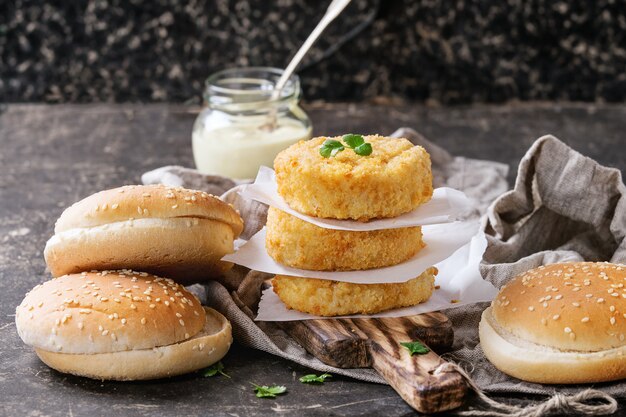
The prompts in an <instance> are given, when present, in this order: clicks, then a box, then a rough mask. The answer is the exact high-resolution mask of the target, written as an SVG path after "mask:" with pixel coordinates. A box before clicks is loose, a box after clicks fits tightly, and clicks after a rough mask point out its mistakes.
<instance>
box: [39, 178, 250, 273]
mask: <svg viewBox="0 0 626 417" xmlns="http://www.w3.org/2000/svg"><path fill="white" fill-rule="evenodd" d="M242 228H243V221H242V219H241V217H240V216H239V214H238V213H237V212H236V210H235V209H234V208H233V207H232V206H230V205H228V204H226V203H224V202H223V201H221V200H220V199H219V198H217V197H214V196H212V195H209V194H207V193H205V192H201V191H194V190H187V189H184V188H175V187H166V186H163V185H137V186H125V187H120V188H116V189H112V190H106V191H101V192H99V193H96V194H93V195H91V196H89V197H87V198H85V199H83V200H81V201H79V202H78V203H76V204H74V205H72V206H71V207H69V208H68V209H66V210H65V211H64V212H63V214H62V215H61V217H60V218H59V220H58V221H57V223H56V227H55V235H54V236H53V237H52V238H51V239H50V240H48V242H47V243H46V247H45V249H44V257H45V259H46V263H47V264H48V268H49V269H50V272H51V273H52V275H53V276H61V275H65V274H73V273H77V272H82V271H89V270H94V269H95V270H106V269H119V268H130V269H134V270H140V271H147V272H150V273H154V274H157V275H163V276H167V277H169V278H172V279H175V280H176V281H179V282H182V283H185V284H188V283H192V282H198V281H202V280H206V279H211V278H214V277H216V276H219V275H222V274H223V273H224V272H226V271H227V270H228V269H230V268H231V267H232V264H231V263H228V262H223V261H221V260H220V259H221V258H222V257H223V256H224V255H226V254H228V253H232V252H233V242H234V240H235V239H236V238H237V237H238V236H239V234H240V233H241V231H242Z"/></svg>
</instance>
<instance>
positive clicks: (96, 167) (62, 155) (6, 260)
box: [0, 103, 626, 416]
mask: <svg viewBox="0 0 626 417" xmlns="http://www.w3.org/2000/svg"><path fill="white" fill-rule="evenodd" d="M306 108H307V110H308V112H309V114H310V116H311V118H312V119H313V121H314V124H315V130H316V132H317V133H320V134H321V133H325V134H339V133H345V132H348V131H352V132H379V133H390V132H391V131H393V130H394V129H395V128H397V127H398V126H411V127H414V128H416V129H418V130H419V131H421V132H422V133H423V134H425V135H426V136H427V137H429V138H430V139H432V140H434V141H435V142H436V143H438V144H440V145H442V146H444V147H445V148H447V149H448V150H450V151H451V152H452V153H453V154H457V155H463V156H468V157H472V158H483V159H493V160H497V161H501V162H504V163H508V164H509V165H510V166H511V168H512V172H511V174H510V176H509V181H512V180H513V179H514V176H515V167H516V166H517V163H518V161H519V159H520V157H521V156H522V155H523V154H524V152H525V150H526V149H527V148H528V147H529V146H530V144H531V143H532V142H533V140H534V139H535V138H537V137H539V136H541V135H543V134H545V133H552V134H555V135H556V136H558V137H560V138H561V139H562V140H564V141H565V142H567V143H569V144H570V145H571V146H572V147H574V148H575V149H577V150H579V151H580V152H582V153H583V154H585V155H588V156H590V157H592V158H595V159H597V160H598V161H600V162H601V163H603V164H605V165H609V166H614V167H617V168H619V169H621V170H622V172H624V170H626V150H625V149H626V148H625V146H624V145H626V139H625V138H624V131H625V127H626V106H593V105H554V104H537V103H534V104H525V105H520V106H504V107H503V106H497V107H484V106H481V107H467V108H466V107H462V108H428V107H423V106H408V105H407V106H399V107H398V106H396V107H389V106H371V105H362V104H332V105H328V104H319V105H308V106H306ZM2 110H3V113H2V114H0V294H1V295H0V297H1V302H0V415H1V416H65V415H68V416H100V415H107V416H165V415H180V416H196V415H219V416H244V415H245V416H265V415H269V414H272V413H275V414H279V415H288V416H301V415H319V416H330V415H335V416H347V415H385V416H398V415H411V414H412V413H413V411H412V409H411V408H409V407H408V406H407V405H406V404H405V403H404V402H403V401H402V400H401V399H400V397H398V396H397V395H396V394H395V392H394V391H393V390H392V389H391V388H390V387H388V386H383V385H376V384H368V383H363V382H359V381H354V380H350V379H347V378H340V377H336V378H334V379H333V380H332V381H331V382H328V383H326V384H324V385H321V386H307V385H304V384H301V383H300V382H298V380H297V378H298V377H299V376H301V375H303V374H305V373H307V369H305V368H303V367H301V366H298V365H295V364H293V363H290V362H288V361H285V360H282V359H280V358H276V357H273V356H270V355H268V354H265V353H262V352H258V351H254V350H250V349H247V348H244V347H242V346H238V345H237V344H235V345H234V347H233V349H232V350H231V352H230V353H229V354H228V355H227V356H226V358H225V359H224V361H223V362H224V364H225V366H226V370H227V372H228V373H229V374H230V376H231V377H232V378H231V379H227V378H224V377H214V378H204V377H202V376H200V375H198V374H192V375H186V376H183V377H178V378H173V379H169V380H163V381H155V382H137V383H110V382H100V381H92V380H88V379H83V378H77V377H72V376H67V375H62V374H59V373H57V372H55V371H52V370H50V369H48V368H47V367H46V366H45V365H43V364H42V363H41V362H39V360H38V359H37V357H36V356H35V354H34V353H33V352H32V350H31V349H29V348H27V347H26V346H24V345H23V344H22V343H21V341H20V340H19V338H18V336H17V333H16V331H15V325H14V322H13V320H14V316H13V314H14V309H15V306H16V305H18V304H19V302H20V301H21V299H22V297H23V296H24V294H25V293H26V291H28V290H29V289H30V288H31V287H33V286H34V285H35V284H37V283H40V282H42V281H44V280H47V279H49V274H48V273H47V272H46V270H45V264H44V261H43V257H42V250H43V247H44V244H45V242H46V240H47V239H48V237H49V236H50V235H51V234H52V229H53V225H54V221H55V220H56V218H57V217H58V215H59V214H60V213H61V211H62V210H63V208H64V207H66V206H67V205H69V204H71V203H72V202H74V201H76V200H78V199H80V198H82V197H84V196H86V195H88V194H91V193H93V192H95V191H98V190H101V189H104V188H108V187H115V186H119V185H122V184H130V183H137V182H139V177H140V175H141V173H143V172H145V171H147V170H150V169H153V168H156V167H159V166H162V165H166V164H182V165H186V166H192V155H191V146H190V132H191V126H192V123H193V119H194V117H195V114H194V109H191V108H187V107H183V106H168V105H83V106H76V105H62V106H55V107H49V106H44V105H10V106H8V107H4V108H3V109H2ZM250 382H255V383H257V384H272V383H276V384H283V385H286V386H287V387H288V389H289V392H288V394H286V395H284V396H281V397H279V398H277V399H274V400H267V399H259V398H256V397H255V396H254V394H253V392H252V387H251V385H250ZM506 400H508V401H512V402H516V403H524V402H526V401H527V399H524V398H519V397H516V398H506ZM468 404H469V405H477V403H476V401H475V400H474V399H473V398H469V400H468ZM620 411H621V413H624V412H626V409H625V408H624V406H621V408H620ZM616 415H620V414H616Z"/></svg>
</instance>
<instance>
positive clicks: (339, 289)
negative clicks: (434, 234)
mask: <svg viewBox="0 0 626 417" xmlns="http://www.w3.org/2000/svg"><path fill="white" fill-rule="evenodd" d="M435 275H437V268H434V267H432V268H429V269H427V270H426V271H424V272H423V273H422V274H421V275H420V276H418V277H417V278H414V279H412V280H409V281H407V282H404V283H401V284H351V283H347V282H339V281H330V280H324V279H315V278H302V277H292V276H285V275H276V276H275V277H274V279H273V280H272V286H273V289H274V292H275V293H276V295H278V297H279V298H280V299H281V300H282V301H283V303H285V305H286V306H287V308H289V309H293V310H298V311H302V312H305V313H309V314H313V315H316V316H343V315H348V314H374V313H378V312H381V311H385V310H391V309H394V308H400V307H407V306H412V305H416V304H419V303H423V302H424V301H426V300H428V299H429V298H430V296H431V295H432V292H433V289H434V282H435Z"/></svg>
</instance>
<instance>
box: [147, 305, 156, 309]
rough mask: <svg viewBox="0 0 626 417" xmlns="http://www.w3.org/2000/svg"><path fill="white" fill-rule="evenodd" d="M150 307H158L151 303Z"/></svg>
mask: <svg viewBox="0 0 626 417" xmlns="http://www.w3.org/2000/svg"><path fill="white" fill-rule="evenodd" d="M148 307H150V308H155V307H156V305H154V304H150V305H149V306H148Z"/></svg>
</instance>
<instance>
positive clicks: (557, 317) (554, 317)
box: [552, 314, 561, 320]
mask: <svg viewBox="0 0 626 417" xmlns="http://www.w3.org/2000/svg"><path fill="white" fill-rule="evenodd" d="M559 318H561V316H560V315H558V314H555V315H554V316H552V320H558V319H559Z"/></svg>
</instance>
